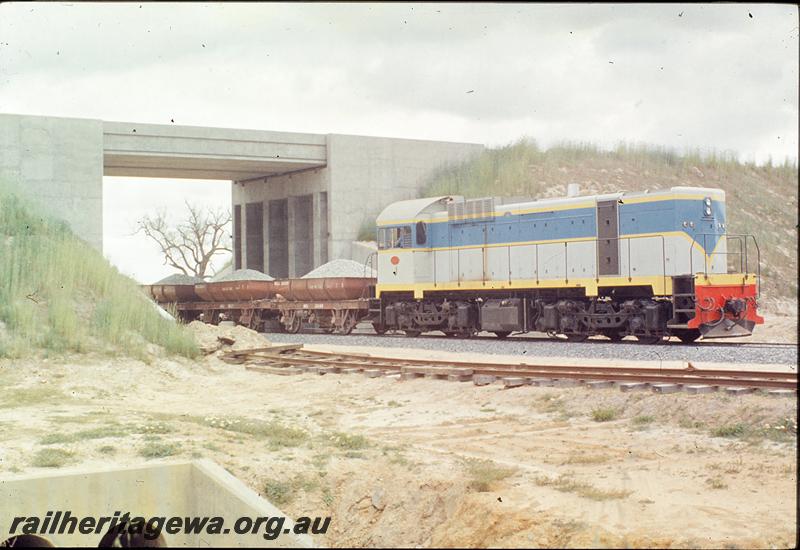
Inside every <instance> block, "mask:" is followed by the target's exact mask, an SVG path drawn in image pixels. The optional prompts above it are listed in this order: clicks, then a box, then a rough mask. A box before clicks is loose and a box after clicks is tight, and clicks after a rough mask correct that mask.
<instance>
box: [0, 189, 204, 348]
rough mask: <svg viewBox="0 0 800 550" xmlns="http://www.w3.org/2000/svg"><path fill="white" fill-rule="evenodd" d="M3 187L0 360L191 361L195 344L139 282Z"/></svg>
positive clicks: (0, 194) (0, 213)
mask: <svg viewBox="0 0 800 550" xmlns="http://www.w3.org/2000/svg"><path fill="white" fill-rule="evenodd" d="M35 212H36V210H35V209H34V208H33V207H32V206H31V205H30V204H28V203H27V202H26V201H24V200H22V199H20V198H19V197H17V196H16V195H14V194H12V193H10V192H9V191H7V190H4V189H2V188H0V357H24V356H28V355H30V354H32V353H43V354H50V353H64V352H87V351H94V352H100V353H103V354H109V355H128V356H132V357H139V358H146V357H147V355H148V351H147V349H148V347H150V349H151V351H152V349H153V348H152V345H157V346H161V347H163V348H164V350H165V351H166V352H167V353H170V354H179V355H183V356H188V357H193V356H195V355H196V354H197V348H196V345H195V343H194V339H193V338H192V336H191V335H190V334H188V333H187V332H186V331H185V330H184V328H183V327H181V326H180V325H178V324H176V323H174V322H171V321H169V320H166V319H164V318H162V317H161V316H160V315H159V314H158V312H157V311H156V310H155V309H154V308H153V304H152V303H151V302H150V301H149V300H147V299H146V298H144V295H143V294H142V292H141V290H140V289H139V288H138V286H137V285H136V283H135V282H134V281H133V280H131V279H129V278H128V277H126V276H124V275H122V274H120V273H119V272H118V271H117V270H116V269H115V268H114V267H113V266H112V265H111V264H109V263H108V261H107V260H106V259H105V258H104V257H103V255H102V254H101V253H100V252H98V251H96V250H94V249H93V248H92V247H91V246H89V245H88V244H86V243H85V242H83V241H82V240H80V239H78V238H77V237H76V236H75V235H73V234H72V233H71V232H70V230H69V228H68V227H67V226H66V224H64V223H62V222H59V221H55V220H51V219H46V218H42V217H40V216H38V215H37V214H36V213H35Z"/></svg>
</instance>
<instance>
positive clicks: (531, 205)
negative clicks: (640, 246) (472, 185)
mask: <svg viewBox="0 0 800 550" xmlns="http://www.w3.org/2000/svg"><path fill="white" fill-rule="evenodd" d="M665 195H683V196H686V195H689V196H691V197H692V198H703V197H712V198H714V199H715V200H723V201H724V200H725V191H723V190H722V189H713V188H706V187H671V188H669V189H659V190H655V191H637V192H633V193H631V192H625V191H620V192H616V193H605V194H602V195H578V196H575V197H558V198H552V199H549V198H548V199H531V200H529V201H520V202H514V203H508V204H502V203H500V202H499V201H500V200H501V199H496V200H495V207H494V212H495V213H501V212H503V213H505V212H509V211H515V210H520V209H540V208H545V209H546V208H550V207H553V208H559V209H563V208H564V207H567V208H568V207H570V206H573V207H575V208H582V207H583V208H586V207H589V208H591V207H593V206H594V204H596V203H597V202H598V201H605V200H622V201H623V202H625V201H634V200H636V201H637V202H638V201H640V200H642V199H646V198H649V197H663V196H665ZM464 200H465V199H464V197H462V196H460V195H452V196H440V197H428V198H424V199H412V200H406V201H398V202H395V203H392V204H390V205H389V206H387V207H386V208H385V209H384V210H383V212H381V213H380V215H379V216H378V218H377V220H376V223H377V225H392V224H402V223H411V222H413V220H415V219H417V218H418V217H420V216H421V215H423V214H429V215H430V216H431V217H435V218H440V217H447V204H448V203H449V202H451V201H455V202H461V201H464Z"/></svg>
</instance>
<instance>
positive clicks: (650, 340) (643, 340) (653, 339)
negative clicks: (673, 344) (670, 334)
mask: <svg viewBox="0 0 800 550" xmlns="http://www.w3.org/2000/svg"><path fill="white" fill-rule="evenodd" d="M636 339H637V340H638V341H639V343H640V344H657V343H659V342H660V341H661V339H662V337H661V336H644V335H639V336H637V337H636Z"/></svg>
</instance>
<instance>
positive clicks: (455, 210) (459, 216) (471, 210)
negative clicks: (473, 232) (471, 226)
mask: <svg viewBox="0 0 800 550" xmlns="http://www.w3.org/2000/svg"><path fill="white" fill-rule="evenodd" d="M493 217H494V197H487V198H483V199H469V200H463V199H462V200H460V201H453V202H451V203H449V204H448V205H447V218H448V220H449V221H450V223H453V224H458V223H470V222H476V221H486V220H490V219H492V218H493Z"/></svg>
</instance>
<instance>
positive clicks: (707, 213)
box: [703, 206, 711, 216]
mask: <svg viewBox="0 0 800 550" xmlns="http://www.w3.org/2000/svg"><path fill="white" fill-rule="evenodd" d="M703 211H704V212H705V213H706V216H710V215H711V207H710V206H706V207H705V208H704V209H703Z"/></svg>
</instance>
